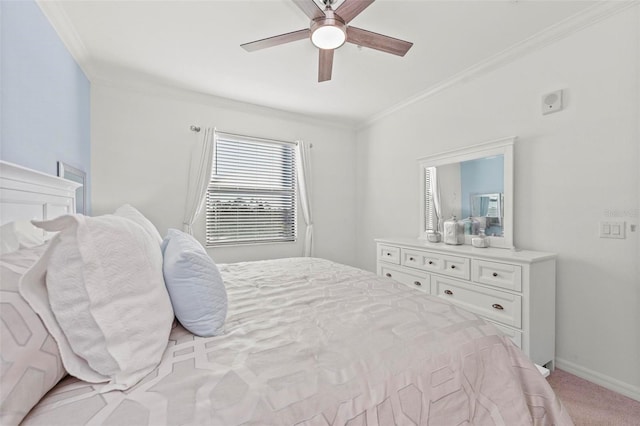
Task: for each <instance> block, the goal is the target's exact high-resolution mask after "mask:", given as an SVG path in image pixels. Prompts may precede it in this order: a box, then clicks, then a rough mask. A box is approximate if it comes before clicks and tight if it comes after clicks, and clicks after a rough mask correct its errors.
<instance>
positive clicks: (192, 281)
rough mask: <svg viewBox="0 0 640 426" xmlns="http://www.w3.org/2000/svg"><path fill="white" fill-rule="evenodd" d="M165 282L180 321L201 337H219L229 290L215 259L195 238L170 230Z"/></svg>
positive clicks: (164, 247) (166, 241) (165, 246)
mask: <svg viewBox="0 0 640 426" xmlns="http://www.w3.org/2000/svg"><path fill="white" fill-rule="evenodd" d="M162 254H163V256H164V265H163V271H164V281H165V283H166V284H167V289H168V290H169V297H170V298H171V304H172V305H173V311H174V312H175V314H176V317H177V318H178V321H180V323H181V324H182V325H183V326H184V328H186V329H187V330H189V331H190V332H192V333H193V334H195V335H197V336H203V337H209V336H217V335H218V334H221V333H222V332H223V331H224V321H225V319H226V318H227V290H226V289H225V287H224V282H223V281H222V276H221V275H220V271H218V267H217V266H216V264H215V263H214V261H213V259H211V258H210V257H209V255H208V254H207V252H206V251H205V249H204V247H202V244H200V243H199V242H198V240H196V239H195V238H193V237H192V236H191V235H189V234H186V233H184V232H182V231H179V230H177V229H169V233H168V234H167V236H166V237H165V239H164V241H163V242H162Z"/></svg>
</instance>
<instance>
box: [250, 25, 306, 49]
mask: <svg viewBox="0 0 640 426" xmlns="http://www.w3.org/2000/svg"><path fill="white" fill-rule="evenodd" d="M309 33H310V30H309V29H308V28H307V29H304V30H299V31H294V32H291V33H286V34H280V35H277V36H273V37H269V38H263V39H262V40H256V41H252V42H249V43H245V44H241V45H240V47H242V48H243V49H244V50H246V51H247V52H253V51H255V50H260V49H266V48H267V47H273V46H278V45H280V44H285V43H289V42H292V41H298V40H302V39H303V38H309Z"/></svg>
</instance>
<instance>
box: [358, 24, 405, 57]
mask: <svg viewBox="0 0 640 426" xmlns="http://www.w3.org/2000/svg"><path fill="white" fill-rule="evenodd" d="M347 41H348V42H349V43H353V44H357V45H359V46H363V47H368V48H370V49H376V50H381V51H383V52H387V53H391V54H394V55H398V56H404V55H405V54H406V53H407V52H408V51H409V49H411V46H413V43H410V42H408V41H404V40H400V39H397V38H393V37H389V36H386V35H382V34H378V33H374V32H371V31H367V30H363V29H360V28H356V27H347Z"/></svg>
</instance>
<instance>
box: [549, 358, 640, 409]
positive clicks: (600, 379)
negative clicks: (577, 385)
mask: <svg viewBox="0 0 640 426" xmlns="http://www.w3.org/2000/svg"><path fill="white" fill-rule="evenodd" d="M555 366H556V368H559V369H560V370H564V371H566V372H567V373H571V374H573V375H575V376H578V377H580V378H582V379H585V380H588V381H590V382H592V383H595V384H597V385H600V386H602V387H605V388H607V389H609V390H612V391H614V392H618V393H619V394H622V395H624V396H628V397H629V398H632V399H635V400H636V401H640V386H634V385H631V384H629V383H625V382H623V381H620V380H617V379H614V378H613V377H609V376H606V375H604V374H601V373H598V372H596V371H593V370H590V369H588V368H585V367H583V366H581V365H578V364H575V363H573V362H570V361H567V360H564V359H561V358H556V365H555Z"/></svg>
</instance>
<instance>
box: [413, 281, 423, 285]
mask: <svg viewBox="0 0 640 426" xmlns="http://www.w3.org/2000/svg"><path fill="white" fill-rule="evenodd" d="M413 283H414V284H415V285H422V283H421V282H420V281H414V282H413Z"/></svg>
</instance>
